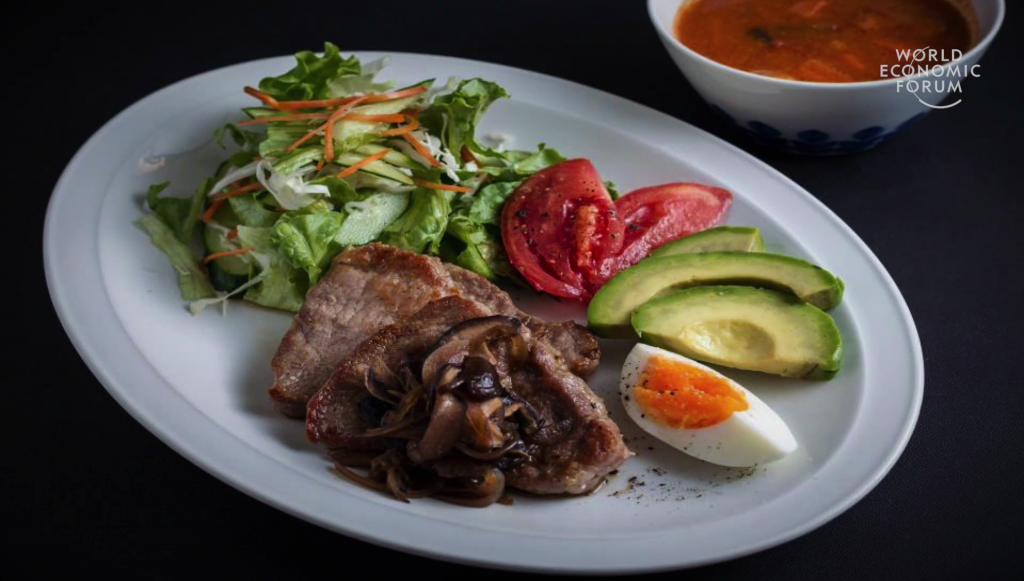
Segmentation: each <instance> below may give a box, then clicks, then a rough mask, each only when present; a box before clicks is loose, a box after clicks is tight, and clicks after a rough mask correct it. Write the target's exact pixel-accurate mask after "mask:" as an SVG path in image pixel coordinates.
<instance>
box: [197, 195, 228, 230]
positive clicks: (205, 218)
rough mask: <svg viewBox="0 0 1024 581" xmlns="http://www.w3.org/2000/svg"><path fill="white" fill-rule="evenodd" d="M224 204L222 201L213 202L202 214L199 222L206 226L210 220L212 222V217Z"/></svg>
mask: <svg viewBox="0 0 1024 581" xmlns="http://www.w3.org/2000/svg"><path fill="white" fill-rule="evenodd" d="M224 202H225V200H224V199H220V200H214V201H213V203H212V204H210V207H209V208H207V209H206V211H205V212H203V216H202V218H200V220H202V221H203V222H204V223H207V224H208V223H209V222H210V220H213V216H214V215H215V214H216V213H217V211H218V210H220V207H221V206H223V205H224Z"/></svg>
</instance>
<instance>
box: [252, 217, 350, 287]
mask: <svg viewBox="0 0 1024 581" xmlns="http://www.w3.org/2000/svg"><path fill="white" fill-rule="evenodd" d="M344 221H345V214H343V213H341V212H333V211H330V210H328V209H327V205H326V204H325V203H323V202H322V201H321V202H314V203H313V204H310V205H309V206H306V207H305V208H303V209H302V210H298V211H294V212H288V213H286V214H285V215H284V216H282V217H281V218H280V219H279V220H278V221H277V223H276V224H274V227H273V230H272V232H271V234H270V240H269V242H270V245H271V246H273V247H274V248H276V249H277V250H278V251H279V252H280V253H281V255H282V256H283V257H284V258H285V259H286V260H287V261H288V262H289V264H291V265H292V266H294V267H295V268H300V269H303V270H304V271H305V272H306V275H307V276H308V278H309V286H312V285H314V284H316V281H317V280H319V279H320V275H321V274H323V272H324V270H325V269H326V268H327V267H328V266H330V263H331V259H332V258H334V257H335V256H336V255H337V254H338V253H339V252H341V249H342V245H341V244H340V243H338V242H337V241H336V240H335V238H336V237H337V235H338V231H339V230H340V229H341V224H342V222H344Z"/></svg>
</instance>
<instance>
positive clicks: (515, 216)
mask: <svg viewBox="0 0 1024 581" xmlns="http://www.w3.org/2000/svg"><path fill="white" fill-rule="evenodd" d="M731 204H732V194H730V193H729V192H727V191H726V190H723V189H721V188H715V187H711V186H705V185H701V184H690V183H673V184H665V185H661V186H652V187H648V188H641V189H639V190H636V191H634V192H631V193H629V194H626V195H624V196H622V197H621V198H619V199H618V200H617V201H614V202H613V201H612V199H611V196H609V195H608V191H607V189H606V188H605V186H604V182H603V181H601V176H600V175H599V174H598V173H597V170H596V169H595V168H594V166H593V164H591V163H590V161H588V160H586V159H571V160H568V161H564V162H562V163H559V164H556V165H553V166H551V167H548V168H546V169H543V170H541V171H539V172H537V173H535V174H533V175H532V176H531V177H530V178H528V179H527V180H526V181H524V182H523V183H522V184H521V185H520V186H519V187H518V188H517V189H516V191H515V192H513V193H512V195H511V196H510V197H509V199H508V201H507V202H506V203H505V207H504V208H503V209H502V219H501V235H502V240H503V242H504V245H505V250H506V252H507V253H508V257H509V260H510V261H511V263H512V265H513V266H514V267H515V268H516V270H518V271H519V273H520V274H522V275H523V277H524V278H525V279H526V280H527V282H529V283H530V284H531V285H532V286H533V287H534V288H535V289H537V290H538V291H541V292H546V293H549V294H552V295H554V296H557V297H562V298H566V299H573V300H586V299H589V298H590V297H591V296H592V295H593V294H594V292H595V291H596V290H597V289H598V288H600V287H601V286H602V285H603V284H604V283H606V282H608V280H609V279H610V278H611V277H613V276H615V274H617V273H618V272H619V271H620V270H622V269H624V268H628V267H630V266H632V265H634V264H636V263H637V262H639V261H640V260H641V259H643V258H644V257H646V256H647V254H648V253H650V251H651V250H654V249H655V248H657V247H658V246H661V245H662V244H665V243H666V242H669V241H671V240H675V239H676V238H680V237H682V236H686V235H689V234H692V233H694V232H697V231H700V230H704V229H706V228H709V227H711V226H714V225H715V224H717V223H718V222H719V221H720V220H721V219H722V218H723V217H724V216H725V214H726V213H727V212H728V210H729V207H730V206H731Z"/></svg>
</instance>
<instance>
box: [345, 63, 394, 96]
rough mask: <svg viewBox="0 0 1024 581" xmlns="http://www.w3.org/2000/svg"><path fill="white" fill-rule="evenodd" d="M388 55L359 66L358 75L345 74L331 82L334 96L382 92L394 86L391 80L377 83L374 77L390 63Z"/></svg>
mask: <svg viewBox="0 0 1024 581" xmlns="http://www.w3.org/2000/svg"><path fill="white" fill-rule="evenodd" d="M388 60H390V59H389V58H388V57H384V58H380V59H377V60H375V61H371V62H368V63H366V64H364V65H361V66H360V67H359V74H358V75H344V76H342V77H338V78H337V79H335V80H334V82H332V83H331V87H330V89H331V96H332V97H347V96H349V95H352V94H353V93H382V92H384V91H387V90H388V89H390V88H391V87H393V86H394V83H393V82H391V81H385V82H383V83H376V82H374V80H373V77H374V76H376V75H377V73H379V72H380V71H381V70H382V69H383V68H384V67H385V66H387V64H388Z"/></svg>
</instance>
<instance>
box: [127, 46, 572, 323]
mask: <svg viewBox="0 0 1024 581" xmlns="http://www.w3.org/2000/svg"><path fill="white" fill-rule="evenodd" d="M295 58H296V61H297V62H296V65H295V67H294V68H293V69H291V70H290V71H288V72H286V73H284V74H282V75H280V76H277V77H268V78H265V79H263V80H262V81H260V83H259V87H258V88H253V87H246V88H245V92H246V93H248V94H249V95H251V96H253V97H254V98H255V99H256V100H257V101H256V102H257V106H253V107H246V108H244V109H242V113H244V115H245V117H246V119H244V120H241V121H239V122H236V123H229V124H227V125H225V126H224V127H222V128H220V129H218V130H217V131H216V132H215V133H214V136H215V138H216V140H217V143H218V144H220V145H221V146H222V147H224V148H225V158H226V159H225V160H224V162H223V163H221V164H220V167H218V168H217V170H216V171H215V172H214V174H213V175H211V176H210V177H208V178H207V179H205V180H203V182H202V183H200V184H198V186H197V187H196V189H195V191H194V194H193V195H192V196H191V197H188V198H180V197H172V196H167V195H164V190H165V189H166V188H167V186H168V183H167V182H165V183H161V184H155V185H153V186H151V187H150V188H149V192H148V193H147V196H146V201H147V206H148V208H149V211H150V213H149V214H147V215H145V216H143V217H142V218H141V219H139V221H138V224H139V226H140V227H141V228H142V229H143V230H144V231H145V232H146V233H147V234H148V235H149V237H150V239H151V240H152V242H153V244H154V245H156V247H157V248H159V249H160V250H161V251H162V252H163V253H164V254H165V255H167V257H168V258H169V259H170V261H171V263H172V264H173V266H174V268H175V270H176V272H177V278H178V286H179V289H180V291H181V297H182V299H183V300H185V301H187V302H188V303H189V308H190V310H191V311H192V312H193V313H198V312H199V311H201V310H202V309H203V308H204V307H207V306H210V305H214V304H217V303H220V302H223V301H226V300H227V299H228V298H230V297H235V296H237V297H241V298H243V299H244V300H247V301H249V302H252V303H256V304H259V305H262V306H265V307H270V308H275V309H283V310H286V311H297V310H298V309H299V307H301V306H302V303H303V301H304V300H305V296H306V291H308V290H309V288H310V287H311V286H312V285H313V284H315V283H316V281H317V280H318V279H319V278H320V277H321V276H322V275H323V274H324V273H325V272H326V271H327V270H328V269H329V267H330V263H331V260H332V259H333V258H334V257H335V256H336V255H337V254H338V253H339V252H341V251H342V249H344V248H346V247H348V246H353V245H361V244H367V243H370V242H374V241H378V242H382V243H385V244H389V245H391V246H395V247H398V248H403V249H406V250H410V251H413V252H417V253H423V254H431V255H437V256H440V257H441V258H442V259H444V260H446V261H449V262H453V263H455V264H458V265H459V266H462V267H464V268H467V269H469V270H471V271H473V272H476V273H478V274H480V275H482V276H484V277H487V278H489V279H492V280H495V279H498V278H501V277H512V278H514V277H516V276H517V274H516V271H515V269H514V268H512V266H511V265H510V264H509V263H508V259H507V257H506V255H505V251H504V248H503V247H502V243H501V237H500V233H499V221H500V215H501V206H502V204H503V203H504V202H505V200H506V199H507V198H508V196H509V195H510V194H511V193H512V191H513V190H514V189H515V188H516V186H518V184H519V183H520V182H521V181H522V180H523V179H525V178H526V177H528V176H530V175H531V174H533V173H534V172H536V171H538V170H540V169H543V168H545V167H547V166H549V165H552V164H555V163H558V162H560V161H563V160H564V158H563V157H562V155H561V154H560V153H559V152H557V151H556V150H554V149H551V148H548V147H545V145H544V144H540V145H539V146H538V147H537V149H536V150H535V151H515V150H504V149H502V148H501V147H500V143H497V144H495V143H492V144H490V145H488V144H487V140H485V139H483V138H482V137H480V136H478V135H477V127H478V126H479V124H480V120H481V118H482V117H483V115H484V113H485V112H486V111H487V109H488V107H489V106H490V105H491V104H492V103H493V102H494V101H496V100H498V99H502V98H505V97H508V93H506V92H505V90H504V89H502V88H501V87H500V86H498V85H497V84H495V83H493V82H490V81H487V80H484V79H479V78H474V79H465V80H456V79H451V80H449V81H448V82H447V83H444V84H443V85H440V86H439V85H438V84H437V83H435V82H434V80H433V79H427V80H424V81H421V82H418V83H416V84H413V85H408V86H405V87H395V86H393V84H392V83H390V82H381V81H379V80H377V78H376V77H377V74H378V73H379V72H380V70H381V69H382V68H384V65H385V64H386V59H382V60H379V61H374V62H369V63H361V62H359V60H358V59H357V58H356V57H354V56H351V57H348V58H345V57H343V56H342V55H341V53H340V52H339V51H338V48H337V47H336V46H334V45H333V44H330V43H326V44H325V46H324V52H323V54H322V55H317V54H315V53H312V52H308V51H304V52H300V53H298V54H296V55H295ZM199 237H201V239H202V245H203V248H204V252H203V256H202V257H198V256H196V254H195V253H194V252H193V251H192V250H191V246H192V245H193V242H194V238H199Z"/></svg>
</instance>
